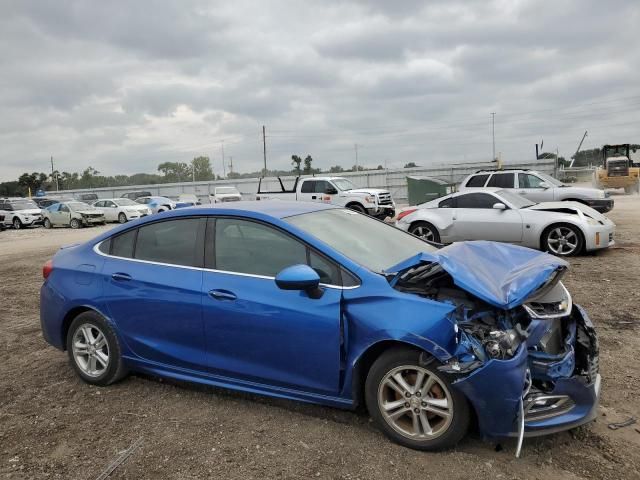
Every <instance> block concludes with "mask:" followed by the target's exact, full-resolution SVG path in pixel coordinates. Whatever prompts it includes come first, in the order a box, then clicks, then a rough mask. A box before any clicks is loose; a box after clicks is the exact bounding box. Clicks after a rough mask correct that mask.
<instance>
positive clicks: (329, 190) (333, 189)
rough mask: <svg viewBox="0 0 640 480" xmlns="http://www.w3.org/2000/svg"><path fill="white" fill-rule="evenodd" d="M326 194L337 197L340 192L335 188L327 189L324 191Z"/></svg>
mask: <svg viewBox="0 0 640 480" xmlns="http://www.w3.org/2000/svg"><path fill="white" fill-rule="evenodd" d="M324 193H326V194H327V195H335V194H337V193H338V190H336V189H335V188H333V187H327V188H325V189H324Z"/></svg>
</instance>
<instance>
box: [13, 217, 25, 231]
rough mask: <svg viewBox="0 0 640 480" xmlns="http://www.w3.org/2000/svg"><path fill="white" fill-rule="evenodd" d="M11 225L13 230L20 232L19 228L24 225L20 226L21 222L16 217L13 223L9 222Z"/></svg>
mask: <svg viewBox="0 0 640 480" xmlns="http://www.w3.org/2000/svg"><path fill="white" fill-rule="evenodd" d="M11 223H12V225H13V228H15V229H16V230H20V229H21V228H23V227H24V225H22V222H21V221H20V219H19V218H18V217H15V218H14V219H13V222H11Z"/></svg>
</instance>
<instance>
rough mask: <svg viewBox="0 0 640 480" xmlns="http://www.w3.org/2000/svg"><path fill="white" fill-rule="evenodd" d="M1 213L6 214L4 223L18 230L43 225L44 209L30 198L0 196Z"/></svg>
mask: <svg viewBox="0 0 640 480" xmlns="http://www.w3.org/2000/svg"><path fill="white" fill-rule="evenodd" d="M0 214H2V215H4V224H5V225H6V226H12V227H13V228H15V229H16V230H19V229H20V228H25V227H32V226H34V225H42V210H41V209H40V208H39V207H38V205H37V204H36V203H35V202H34V201H33V200H31V199H29V198H19V197H5V198H0Z"/></svg>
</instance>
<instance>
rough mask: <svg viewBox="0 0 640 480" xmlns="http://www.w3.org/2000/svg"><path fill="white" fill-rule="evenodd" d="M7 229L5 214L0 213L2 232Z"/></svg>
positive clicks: (0, 229) (0, 228) (0, 230)
mask: <svg viewBox="0 0 640 480" xmlns="http://www.w3.org/2000/svg"><path fill="white" fill-rule="evenodd" d="M6 229H7V227H5V225H4V214H2V213H0V232H4V231H5V230H6Z"/></svg>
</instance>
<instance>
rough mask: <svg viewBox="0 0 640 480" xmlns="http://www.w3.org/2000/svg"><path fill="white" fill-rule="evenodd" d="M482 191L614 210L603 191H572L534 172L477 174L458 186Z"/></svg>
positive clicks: (611, 202) (581, 188) (502, 171)
mask: <svg viewBox="0 0 640 480" xmlns="http://www.w3.org/2000/svg"><path fill="white" fill-rule="evenodd" d="M485 187H496V188H508V189H513V191H515V192H516V193H519V194H520V195H522V196H523V197H525V198H527V199H528V200H531V201H532V202H536V203H540V202H555V201H574V202H580V203H582V204H585V205H588V206H590V207H591V208H593V209H595V210H597V211H599V212H600V213H606V212H608V211H609V210H611V209H612V208H613V200H612V199H611V198H607V196H606V194H605V193H604V190H599V189H597V188H589V187H573V186H571V185H566V184H564V183H562V182H561V181H559V180H556V179H555V178H553V177H552V176H550V175H547V174H546V173H542V172H538V171H536V170H519V169H513V170H511V169H504V170H478V171H477V172H476V173H474V174H471V175H469V176H468V177H467V178H465V179H464V180H463V181H462V183H460V187H459V188H458V190H459V191H465V190H476V189H481V188H485Z"/></svg>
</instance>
